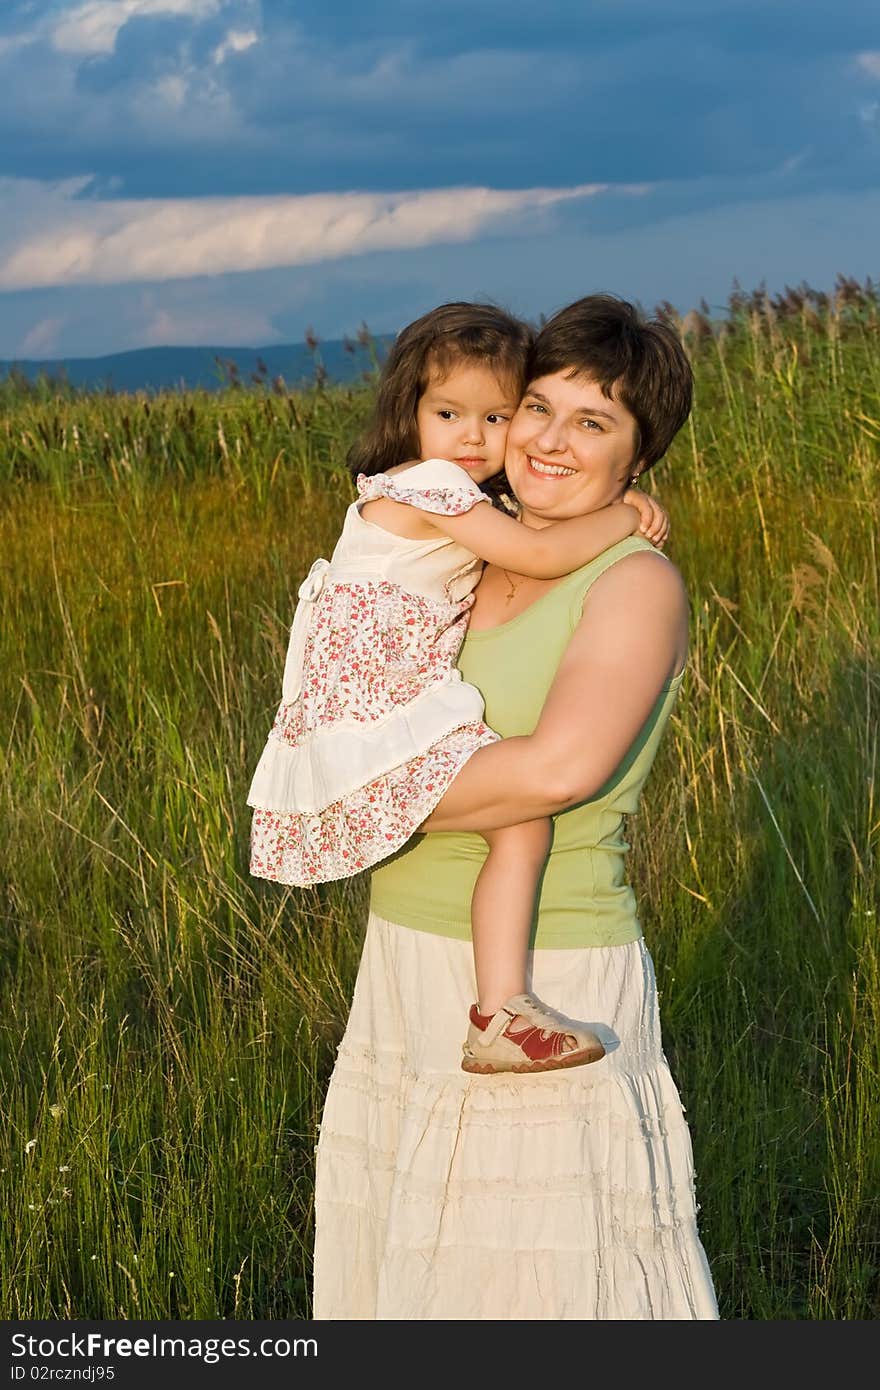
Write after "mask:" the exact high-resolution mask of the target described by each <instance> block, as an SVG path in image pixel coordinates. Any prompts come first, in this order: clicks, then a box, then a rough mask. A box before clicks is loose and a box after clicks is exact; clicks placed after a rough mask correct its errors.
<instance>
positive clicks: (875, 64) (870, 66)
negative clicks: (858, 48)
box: [856, 50, 880, 77]
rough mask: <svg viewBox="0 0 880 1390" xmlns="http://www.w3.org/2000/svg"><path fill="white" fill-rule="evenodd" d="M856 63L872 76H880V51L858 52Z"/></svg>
mask: <svg viewBox="0 0 880 1390" xmlns="http://www.w3.org/2000/svg"><path fill="white" fill-rule="evenodd" d="M856 63H857V64H858V66H859V67H860V68H861V69H862V71H863V72H866V73H868V74H869V76H870V77H880V52H878V51H876V50H875V51H874V52H870V51H869V52H866V53H857V54H856Z"/></svg>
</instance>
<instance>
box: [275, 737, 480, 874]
mask: <svg viewBox="0 0 880 1390" xmlns="http://www.w3.org/2000/svg"><path fill="white" fill-rule="evenodd" d="M497 741H498V735H497V734H496V733H493V731H492V730H491V729H490V728H489V727H488V725H486V724H484V723H483V722H482V720H477V721H475V722H472V723H470V724H464V725H462V726H461V727H460V728H457V729H454V730H453V731H452V733H449V734H446V735H445V737H443V738H441V739H439V740H438V741H437V742H436V743H434V744H432V745H431V747H429V748H428V749H426V751H425V752H424V753H421V754H419V755H418V756H417V757H414V758H411V759H410V760H409V761H408V762H405V763H402V764H401V765H400V766H398V767H394V768H392V769H391V770H390V771H388V772H386V773H384V774H383V775H382V776H381V777H377V778H375V779H374V780H373V781H371V782H368V783H367V784H366V785H365V786H363V787H358V788H357V790H356V791H353V792H350V793H349V794H348V795H346V796H344V797H342V798H340V799H339V800H338V801H334V802H332V803H331V804H330V805H329V806H326V807H325V808H324V809H323V810H321V811H316V812H313V813H305V812H285V811H271V810H264V809H261V808H257V809H256V810H255V811H254V814H253V819H252V821H251V845H250V871H251V873H252V874H253V875H254V876H255V877H256V878H267V879H271V880H272V881H273V882H274V883H286V884H293V885H296V886H299V887H302V886H305V885H306V884H311V883H329V882H331V881H332V880H334V879H341V878H350V877H351V876H352V875H353V874H358V873H361V872H362V871H363V870H364V869H370V868H372V867H373V865H375V864H378V863H380V862H381V860H383V859H387V858H388V856H389V855H390V854H394V853H395V852H396V851H397V850H398V849H400V848H401V846H403V845H405V844H406V842H407V840H409V839H410V838H411V837H412V836H413V835H414V834H415V832H416V831H417V830H418V828H419V826H420V825H421V824H422V822H423V821H424V820H425V819H426V818H427V817H428V816H429V815H430V814H431V812H432V811H433V810H434V809H435V807H436V806H437V804H438V802H439V801H440V800H441V798H442V797H443V795H444V793H445V792H446V790H447V789H448V787H449V786H450V785H451V783H452V782H453V780H454V779H455V777H456V776H457V775H458V773H459V771H460V770H461V768H462V767H463V766H464V764H465V763H466V762H467V760H468V758H469V757H470V756H471V755H472V754H473V753H475V752H476V750H477V749H478V748H484V747H486V746H487V745H488V744H490V743H496V742H497Z"/></svg>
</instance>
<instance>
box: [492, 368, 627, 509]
mask: <svg viewBox="0 0 880 1390" xmlns="http://www.w3.org/2000/svg"><path fill="white" fill-rule="evenodd" d="M638 437H639V436H638V427H637V424H636V420H635V416H633V415H632V414H630V412H629V411H628V410H627V408H626V406H625V405H622V404H621V402H620V401H619V400H617V399H616V396H615V395H614V394H612V398H611V400H609V399H608V397H607V396H605V395H603V393H602V388H601V387H600V386H599V384H598V382H596V381H593V380H592V379H591V378H590V377H585V376H575V377H570V376H569V375H568V373H567V372H564V371H563V372H554V373H552V375H550V376H543V377H538V379H537V380H536V381H532V382H530V383H529V385H528V387H527V388H526V393H525V395H524V396H523V398H522V401H521V402H520V405H519V408H518V410H517V412H516V415H515V416H514V418H513V421H512V422H511V426H510V433H509V434H508V437H507V455H506V468H507V476H508V479H509V480H510V486H511V490H512V491H513V493H514V494H515V496H516V498H517V500H518V501H519V503H520V505H521V507H522V520H523V521H524V522H525V523H526V524H527V525H532V526H547V525H549V524H550V522H553V521H562V520H564V519H565V518H566V517H572V516H583V515H584V514H585V513H587V512H594V511H597V510H598V509H599V508H600V507H604V506H606V505H607V504H608V503H609V502H613V501H615V500H616V499H617V498H618V497H620V496H621V494H622V493H623V492H624V491H625V490H626V488H627V487H628V486H629V483H630V481H631V480H632V478H633V477H634V476H637V475H638V473H639V472H640V471H641V464H640V462H639V461H638V459H637V458H636V457H635V453H636V447H637V441H638Z"/></svg>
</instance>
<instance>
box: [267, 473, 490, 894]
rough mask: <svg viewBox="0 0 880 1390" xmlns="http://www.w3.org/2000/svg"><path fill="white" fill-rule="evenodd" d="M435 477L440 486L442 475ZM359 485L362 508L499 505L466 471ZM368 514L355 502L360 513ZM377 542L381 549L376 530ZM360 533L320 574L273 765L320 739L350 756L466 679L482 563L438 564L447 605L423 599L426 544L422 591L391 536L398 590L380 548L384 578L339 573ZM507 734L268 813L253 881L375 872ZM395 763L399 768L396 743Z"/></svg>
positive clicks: (375, 560) (454, 551) (437, 509)
mask: <svg viewBox="0 0 880 1390" xmlns="http://www.w3.org/2000/svg"><path fill="white" fill-rule="evenodd" d="M435 462H437V461H435ZM444 470H445V473H444ZM458 471H459V470H457V469H456V468H455V465H453V464H448V463H443V462H442V461H440V476H441V480H442V477H443V476H449V474H454V473H455V472H458ZM421 476H425V474H424V473H423V474H422V475H421ZM430 476H431V478H433V479H436V477H437V471H436V470H435V471H434V472H433V473H432V474H431V475H430ZM414 480H415V479H414ZM357 485H358V493H359V502H360V503H362V502H366V501H369V500H370V499H371V498H374V497H379V496H387V497H393V498H394V499H395V500H397V501H401V502H406V503H409V504H410V505H412V506H416V507H418V508H419V509H420V510H422V511H427V512H434V513H444V514H446V515H451V516H458V515H461V514H462V513H464V512H466V511H469V510H470V509H471V508H472V507H473V506H475V505H476V504H477V503H478V502H482V501H486V500H488V499H487V498H486V497H485V494H483V493H482V492H480V490H479V489H478V488H476V487H475V486H474V484H472V483H471V481H470V480H469V479H468V478H467V477H466V476H465V475H464V474H462V485H461V487H455V486H449V487H425V488H418V489H417V488H415V487H405V486H404V485H402V484H401V483H400V482H398V481H397V479H396V478H389V477H388V476H387V475H385V474H376V475H375V476H373V477H364V476H363V475H362V476H361V477H359V478H358V484H357ZM358 506H359V503H355V504H353V507H352V509H350V510H352V511H355V510H356V508H357V507H358ZM369 534H370V537H371V541H372V542H373V544H374V543H375V535H376V528H371V529H370V533H369ZM358 535H359V532H358V528H357V527H356V526H354V527H352V528H351V529H349V523H348V522H347V523H346V528H344V530H343V538H342V540H341V542H340V545H339V546H337V548H336V550H335V551H334V559H333V562H332V563H331V565H329V566H325V567H324V574H322V575H321V576H317V577H316V584H315V593H314V597H312V595H311V594H310V595H309V603H310V608H309V611H308V618H307V623H308V626H307V629H306V630H305V636H304V641H303V646H302V657H301V660H300V659H299V657H297V662H296V664H297V680H296V682H295V688H296V696H295V698H293V699H290V698H289V697H288V699H287V700H282V702H281V704H280V706H279V708H278V711H277V713H276V716H275V721H274V723H273V725H272V729H271V732H270V734H269V741H268V744H267V750H266V752H268V754H269V758H270V763H271V756H272V754H271V749H272V747H273V744H275V745H283V746H284V748H285V753H286V749H289V748H293V749H298V748H300V747H301V746H302V745H304V744H305V743H307V742H308V741H310V740H311V744H310V749H311V751H310V753H309V756H310V757H313V756H315V753H314V749H315V746H316V740H315V739H314V736H315V735H320V736H321V741H323V742H324V743H325V744H326V743H327V740H326V735H327V734H328V733H329V734H336V735H338V739H334V740H333V742H332V744H329V745H328V746H329V747H331V748H332V749H334V750H336V752H335V756H340V757H341V758H342V759H343V760H344V757H345V751H344V750H345V747H346V740H347V739H358V738H359V737H360V736H361V731H367V730H375V729H381V726H382V724H383V723H384V721H386V720H388V721H391V723H390V725H389V727H392V726H393V721H394V716H395V715H396V714H397V713H398V712H399V711H400V710H401V709H405V708H406V706H407V705H409V704H411V703H412V702H413V701H414V700H416V699H417V698H418V697H420V696H422V695H424V694H425V693H426V692H430V691H432V690H437V691H440V690H442V689H444V688H445V689H448V687H449V686H450V684H451V683H457V682H458V681H459V680H460V677H459V674H458V672H457V670H456V669H455V663H456V660H457V658H458V653H459V650H460V648H461V644H462V641H463V640H464V634H465V629H466V626H467V619H468V613H469V610H470V608H471V605H472V604H473V601H474V600H473V594H472V593H471V592H468V593H467V594H466V595H465V596H464V597H460V598H457V597H455V596H454V595H455V594H456V593H458V594H461V592H462V589H461V587H460V586H459V587H453V586H456V585H457V584H458V581H459V580H461V579H462V577H466V576H467V574H468V571H470V570H473V571H474V572H473V581H472V584H471V588H472V587H473V584H475V583H476V580H477V577H478V570H479V565H478V562H477V559H476V556H472V555H470V554H469V552H468V551H467V550H466V549H464V548H463V547H461V546H459V545H457V544H454V543H453V542H451V541H448V540H447V541H446V542H444V557H443V558H444V563H447V554H448V570H447V572H446V574H445V575H444V574H443V573H442V572H441V573H440V574H439V575H438V573H437V569H436V564H435V567H434V570H433V581H432V582H433V583H434V584H435V585H436V583H437V581H438V579H439V581H440V587H439V588H438V589H437V593H438V594H443V593H445V597H443V598H441V597H433V598H429V597H427V595H426V594H425V593H424V592H416V591H415V590H418V589H419V588H420V587H424V586H420V585H419V584H418V582H417V580H418V576H419V566H420V564H421V563H422V562H421V561H420V559H419V552H420V550H421V543H413V544H414V547H415V551H416V553H415V554H414V556H413V559H412V574H413V578H414V581H415V582H414V587H413V589H410V588H409V587H408V586H407V585H406V584H405V583H401V582H400V579H399V576H400V575H401V573H402V568H401V564H400V555H401V549H402V548H403V552H404V554H405V553H406V546H407V545H408V544H409V543H408V542H407V541H406V540H402V539H401V537H399V536H393V535H391V534H390V533H389V536H388V546H389V552H388V553H389V554H390V553H391V551H392V549H393V551H394V552H395V558H396V561H397V563H396V564H395V566H394V573H395V577H396V579H397V582H393V581H392V580H391V579H388V578H386V577H385V572H386V561H385V555H384V553H383V554H382V555H380V556H378V557H376V555H375V553H374V550H373V551H371V552H370V559H369V561H367V562H366V563H368V564H369V565H370V566H372V567H374V568H375V570H376V577H375V579H374V578H373V577H372V570H371V569H368V570H367V573H366V574H365V575H364V577H363V578H361V576H360V575H358V576H357V578H354V577H350V575H348V576H343V575H341V574H340V575H339V576H338V577H336V576H334V574H333V563H337V562H339V561H342V562H343V563H346V562H347V563H349V564H351V563H352V560H354V562H355V563H358V562H359V561H360V555H359V553H358ZM447 545H448V552H447V551H446V550H445V546H447ZM463 561H464V562H465V563H463ZM313 568H314V567H313ZM441 568H442V567H441ZM318 580H320V584H319V583H318ZM321 585H322V586H323V587H321ZM464 717H465V718H470V717H472V716H470V715H469V714H466V715H465V716H464ZM438 732H439V731H438ZM431 736H432V737H436V735H431ZM496 738H497V735H496V734H494V733H493V732H492V730H491V729H489V728H488V727H487V725H485V724H484V723H482V721H476V722H471V723H465V724H462V725H461V726H459V727H458V728H457V729H454V730H453V731H452V732H451V733H444V736H443V737H442V738H439V740H437V741H436V742H434V743H433V744H431V746H430V747H428V748H426V749H425V750H424V752H422V751H421V750H419V751H418V753H417V754H416V756H414V757H409V756H408V752H407V754H402V753H401V754H400V755H399V756H401V757H406V758H407V761H405V762H401V763H400V765H399V766H397V767H394V768H393V770H389V771H387V772H383V775H382V776H380V777H377V778H375V780H374V781H372V782H370V783H369V784H368V785H367V786H363V787H359V788H357V789H356V790H355V791H352V792H349V793H347V794H346V795H345V796H343V797H342V798H341V799H340V800H338V801H335V802H333V803H332V804H331V805H329V806H326V807H324V808H323V809H322V810H316V811H312V810H309V811H308V812H305V811H300V810H297V809H296V807H295V803H293V802H292V803H291V809H290V810H287V809H286V808H285V809H282V810H278V809H266V807H265V806H262V807H260V806H257V807H256V808H255V810H254V815H253V821H252V830H251V873H252V874H254V875H255V876H256V877H258V878H267V879H272V880H273V881H275V882H277V883H289V884H298V885H305V884H309V883H323V882H329V881H330V880H332V879H338V878H346V877H348V876H350V875H352V874H356V873H359V872H361V871H362V870H363V869H367V868H370V867H371V866H372V865H374V864H377V863H379V862H380V860H382V859H385V858H387V857H388V855H390V854H393V853H394V852H395V850H397V849H399V848H400V847H401V845H403V844H405V843H406V841H407V840H408V839H410V837H411V836H412V835H413V834H414V833H415V831H416V830H417V828H418V826H419V825H420V824H421V823H422V821H424V820H425V818H426V817H427V816H428V815H430V813H431V811H432V810H433V809H434V807H435V806H436V805H437V803H438V802H439V801H440V799H441V797H442V796H443V793H444V792H445V791H446V788H447V787H448V786H449V784H450V783H451V781H452V780H453V778H454V777H455V776H456V774H457V772H458V771H459V769H460V768H461V767H462V765H463V764H464V763H465V762H466V761H467V759H468V758H469V757H470V756H471V754H472V753H473V752H474V751H475V750H476V749H477V748H480V747H483V746H484V745H485V744H487V743H492V742H494V741H495V740H496ZM266 752H264V758H265V757H266ZM388 755H389V758H388V760H389V762H392V763H393V762H394V761H395V759H394V745H393V743H391V744H390V745H389V747H388ZM331 785H332V780H331ZM251 804H252V805H253V802H252V803H251Z"/></svg>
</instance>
